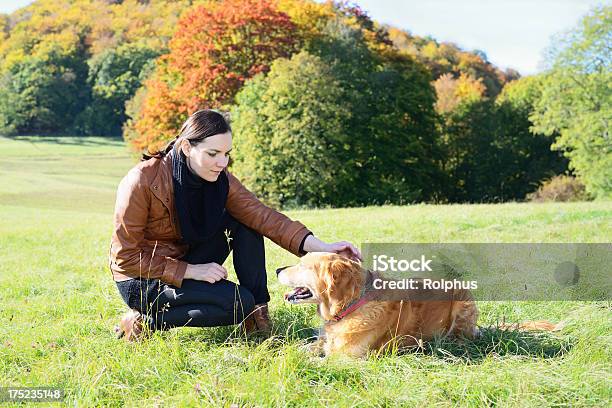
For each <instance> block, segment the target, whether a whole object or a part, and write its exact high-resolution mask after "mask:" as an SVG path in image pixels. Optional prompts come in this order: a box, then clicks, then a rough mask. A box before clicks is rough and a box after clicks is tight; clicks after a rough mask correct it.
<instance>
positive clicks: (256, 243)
mask: <svg viewBox="0 0 612 408" xmlns="http://www.w3.org/2000/svg"><path fill="white" fill-rule="evenodd" d="M226 231H229V237H230V238H231V240H230V241H229V244H228V240H227V237H226ZM230 247H231V250H232V252H233V255H232V257H233V261H234V269H235V271H236V275H237V277H238V281H239V282H240V285H236V284H235V283H234V282H231V281H229V280H226V279H222V280H220V281H218V282H215V283H208V282H203V281H197V280H193V279H184V280H183V283H182V285H181V287H180V288H177V287H175V286H173V285H168V284H165V283H162V282H160V281H159V280H158V279H130V280H127V281H123V282H117V287H118V289H119V293H121V296H122V297H123V300H124V301H125V303H126V304H127V305H128V306H129V307H130V308H132V309H136V310H138V311H139V312H141V313H142V314H143V315H144V317H145V322H146V323H147V324H149V325H150V327H151V328H152V329H157V330H160V329H169V328H172V327H181V326H192V327H211V326H226V325H230V324H237V323H240V322H241V321H242V320H243V319H244V318H245V317H247V316H248V315H249V314H250V313H251V312H252V311H253V309H254V308H255V305H256V304H260V303H265V302H268V301H269V300H270V294H269V293H268V288H267V280H266V259H265V251H264V241H263V237H262V236H261V235H260V234H258V233H257V232H255V231H253V230H252V229H250V228H248V227H246V226H245V225H243V224H241V223H239V222H238V221H236V220H235V219H234V218H233V217H231V216H230V215H229V214H226V215H225V216H224V221H223V223H222V226H221V228H219V231H217V233H216V234H215V235H214V236H213V237H212V238H211V239H210V240H209V241H207V242H205V243H203V244H201V245H199V246H196V247H192V248H190V249H189V252H188V253H187V255H185V256H184V257H183V258H182V259H183V260H184V261H186V262H188V263H190V264H202V263H210V262H216V263H217V264H219V265H222V264H223V262H225V260H226V259H227V257H228V255H229V253H230Z"/></svg>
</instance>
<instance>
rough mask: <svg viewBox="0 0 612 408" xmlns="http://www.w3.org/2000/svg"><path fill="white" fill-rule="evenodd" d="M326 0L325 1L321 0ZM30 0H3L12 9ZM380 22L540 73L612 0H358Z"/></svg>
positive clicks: (2, 7) (5, 9) (1, 7)
mask: <svg viewBox="0 0 612 408" xmlns="http://www.w3.org/2000/svg"><path fill="white" fill-rule="evenodd" d="M320 1H321V0H320ZM31 2H32V1H31V0H0V12H2V13H10V12H13V11H15V10H17V9H18V8H19V7H23V6H25V5H27V4H29V3H31ZM353 2H354V3H356V4H358V5H359V6H361V8H363V9H364V10H366V11H367V12H368V14H369V15H370V16H371V17H373V18H374V19H375V20H377V21H380V22H382V23H389V24H392V25H394V26H396V27H399V28H402V29H407V30H408V31H410V32H411V33H413V34H416V35H420V36H425V35H431V36H432V37H434V38H436V39H437V40H439V41H450V42H454V43H456V44H458V45H459V46H460V47H462V48H464V49H466V50H468V51H469V50H473V49H480V50H482V51H484V52H485V53H486V54H487V56H488V57H489V60H490V61H491V62H493V63H494V64H496V65H498V66H500V67H501V68H514V69H516V70H518V71H519V72H520V73H521V74H523V75H528V74H533V73H535V72H538V70H539V69H538V68H539V67H540V65H539V63H540V60H541V56H542V52H543V51H544V49H545V48H546V47H547V46H548V45H549V44H550V39H551V36H552V35H553V34H556V33H558V32H561V31H565V30H567V29H570V28H572V27H573V26H575V25H576V24H577V23H578V21H579V20H580V17H582V16H583V15H584V14H585V13H587V12H588V11H589V10H590V9H591V8H592V7H594V6H596V5H598V4H604V5H611V4H612V0H354V1H353Z"/></svg>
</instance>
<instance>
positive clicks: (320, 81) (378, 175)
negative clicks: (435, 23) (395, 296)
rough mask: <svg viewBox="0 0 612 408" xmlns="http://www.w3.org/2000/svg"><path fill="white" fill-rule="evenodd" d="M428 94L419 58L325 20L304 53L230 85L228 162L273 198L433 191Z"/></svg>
mask: <svg viewBox="0 0 612 408" xmlns="http://www.w3.org/2000/svg"><path fill="white" fill-rule="evenodd" d="M313 54H314V55H313ZM301 64H304V66H301ZM433 101H434V96H433V90H432V88H431V86H430V85H429V75H428V73H427V72H426V71H425V70H424V69H423V67H422V66H420V65H419V64H418V63H415V62H414V61H413V60H412V59H410V58H407V57H404V56H402V55H399V54H398V53H393V52H391V51H390V50H388V51H386V52H384V53H383V52H381V53H380V54H378V53H375V52H374V51H372V50H370V48H369V47H368V44H367V43H366V42H365V41H364V39H363V36H362V33H361V31H360V30H359V29H356V28H353V27H350V26H348V25H347V24H345V23H344V22H342V21H341V20H340V19H335V20H332V21H331V22H330V23H329V25H328V27H327V28H326V36H324V37H321V38H319V41H313V42H312V43H311V44H310V53H307V52H302V53H301V54H299V57H296V58H294V59H291V60H281V61H278V62H277V63H275V64H274V65H273V67H272V69H271V71H270V74H269V75H268V76H267V77H265V78H262V77H259V78H258V79H256V80H253V81H249V82H247V84H246V85H245V87H244V89H243V90H242V91H241V92H240V93H239V95H238V97H237V103H238V106H237V107H236V109H235V110H234V117H235V118H234V132H235V134H236V143H237V149H236V150H237V151H238V152H240V153H239V154H240V157H239V159H238V160H237V161H236V163H235V171H236V172H237V173H238V174H239V175H241V176H243V177H244V178H245V179H246V180H247V184H248V185H249V186H250V187H251V188H252V189H254V190H255V191H256V192H257V193H259V194H261V195H262V196H263V197H265V198H266V199H267V200H269V201H270V202H275V203H278V204H281V205H317V206H319V205H334V206H347V205H363V204H367V203H385V202H394V203H397V202H412V201H419V200H429V199H432V198H435V197H437V196H436V194H437V193H438V192H439V188H440V186H441V184H442V179H443V176H442V175H441V174H440V173H439V170H438V169H439V162H440V161H441V159H442V156H441V151H440V149H439V146H438V140H437V133H436V131H435V113H434V111H433ZM247 135H248V136H247Z"/></svg>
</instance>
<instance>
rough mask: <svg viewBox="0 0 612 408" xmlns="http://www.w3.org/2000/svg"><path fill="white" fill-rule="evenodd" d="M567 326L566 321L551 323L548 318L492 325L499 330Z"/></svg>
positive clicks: (541, 329)
mask: <svg viewBox="0 0 612 408" xmlns="http://www.w3.org/2000/svg"><path fill="white" fill-rule="evenodd" d="M564 326H565V322H559V323H556V324H555V323H551V322H549V321H546V320H527V321H524V322H519V323H505V322H504V323H501V324H497V325H494V326H491V328H492V329H499V330H519V331H549V332H554V331H559V330H562V329H563V327H564Z"/></svg>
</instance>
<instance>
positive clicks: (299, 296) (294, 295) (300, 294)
mask: <svg viewBox="0 0 612 408" xmlns="http://www.w3.org/2000/svg"><path fill="white" fill-rule="evenodd" d="M312 297H313V295H312V292H311V291H310V289H308V288H306V287H303V286H300V287H297V288H295V289H293V290H292V291H291V292H288V293H285V300H286V301H287V302H289V303H300V302H304V301H306V300H309V299H311V298H312Z"/></svg>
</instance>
